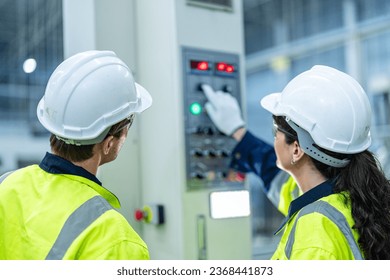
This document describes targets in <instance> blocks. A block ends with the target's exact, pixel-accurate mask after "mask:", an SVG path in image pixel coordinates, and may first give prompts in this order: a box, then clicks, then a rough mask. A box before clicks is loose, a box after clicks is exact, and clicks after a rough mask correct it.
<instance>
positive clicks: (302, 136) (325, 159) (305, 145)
mask: <svg viewBox="0 0 390 280" xmlns="http://www.w3.org/2000/svg"><path fill="white" fill-rule="evenodd" d="M286 121H287V123H288V124H289V125H290V126H291V127H292V128H293V129H294V130H295V131H296V132H297V134H298V141H299V145H300V146H301V148H302V149H303V151H304V152H305V154H307V155H309V156H310V157H311V158H314V159H316V160H318V161H320V162H322V163H324V164H326V165H329V166H333V167H337V168H341V167H345V166H347V165H348V163H349V162H350V160H349V159H338V158H335V157H332V156H330V155H328V154H326V153H324V152H323V151H321V150H319V149H318V148H317V147H316V146H315V145H314V144H315V142H314V140H313V138H312V137H311V136H310V134H309V133H308V132H307V131H306V130H304V129H302V128H301V127H299V126H298V125H297V124H295V123H294V122H293V121H291V120H290V119H288V118H286Z"/></svg>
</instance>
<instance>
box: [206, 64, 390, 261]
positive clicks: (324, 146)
mask: <svg viewBox="0 0 390 280" xmlns="http://www.w3.org/2000/svg"><path fill="white" fill-rule="evenodd" d="M206 90H210V89H206ZM209 94H213V92H212V91H209V92H208V93H207V94H206V95H209ZM209 100H210V99H209ZM210 103H211V102H210ZM211 105H213V107H214V109H216V108H217V109H216V110H215V111H218V108H222V107H226V105H222V103H218V102H214V104H211ZM261 105H262V106H263V107H264V108H265V109H266V110H268V111H269V112H271V113H272V114H273V119H274V136H275V141H274V149H275V153H276V165H277V166H278V167H279V168H280V169H282V170H284V171H285V172H286V173H287V174H289V175H290V176H291V179H289V181H290V183H288V184H290V185H292V184H293V183H294V181H295V182H296V183H297V185H298V186H299V189H300V191H301V193H302V195H300V196H299V197H298V198H296V199H294V200H293V201H292V202H291V204H290V205H289V208H288V212H287V218H286V220H285V222H284V224H283V225H282V226H281V228H280V229H279V231H280V232H281V231H283V235H282V237H281V240H280V243H279V246H278V247H277V250H276V251H275V253H274V255H273V257H272V259H328V260H330V259H390V184H389V182H388V180H387V179H386V177H385V175H384V173H383V172H382V170H381V169H380V167H379V164H378V162H377V160H376V158H375V157H374V156H373V154H372V153H371V152H370V151H368V150H367V149H368V148H369V146H370V144H371V135H370V125H371V109H370V104H369V100H368V98H367V96H366V93H365V92H364V90H363V89H362V88H361V86H360V85H359V84H358V83H357V82H356V81H355V80H354V79H353V78H352V77H350V76H349V75H347V74H345V73H343V72H340V71H338V70H336V69H334V68H331V67H327V66H321V65H317V66H314V67H313V68H312V69H310V70H308V71H306V72H303V73H301V74H300V75H298V76H297V77H295V78H294V79H293V80H291V81H290V82H289V83H288V85H287V86H286V87H285V88H284V90H283V91H282V92H281V93H275V94H270V95H268V96H266V97H264V98H263V99H262V100H261ZM229 106H230V107H232V106H231V105H229ZM206 109H207V108H206ZM220 111H221V110H220ZM208 112H209V110H208ZM210 112H211V114H210V113H209V115H210V117H211V118H212V119H213V120H215V119H216V118H214V116H213V115H212V114H213V113H215V112H214V111H210ZM235 112H236V113H237V112H238V114H237V115H239V110H235ZM237 123H238V122H236V124H237ZM216 124H217V123H216ZM217 126H218V124H217ZM237 128H238V129H237ZM248 133H249V132H246V131H245V129H243V128H242V123H241V124H240V125H239V126H236V125H235V129H232V130H231V133H230V134H231V135H234V134H241V136H240V137H238V136H236V137H238V138H239V139H241V142H240V143H239V144H238V146H237V147H236V149H235V151H234V153H240V152H241V151H242V153H240V155H241V157H240V159H239V161H241V164H240V166H241V167H243V166H244V167H245V168H243V169H246V171H248V172H250V171H253V172H255V173H257V174H258V175H260V176H261V175H262V174H261V173H260V172H259V168H258V166H261V160H262V158H258V159H256V158H253V155H251V154H250V152H248V151H245V149H247V148H244V147H245V146H246V147H248V146H251V147H252V148H253V149H256V147H262V144H260V142H258V140H256V139H255V138H254V137H253V136H252V135H250V134H249V136H248V135H247V134H248ZM257 150H259V148H257ZM245 163H246V164H245ZM278 174H279V173H278Z"/></svg>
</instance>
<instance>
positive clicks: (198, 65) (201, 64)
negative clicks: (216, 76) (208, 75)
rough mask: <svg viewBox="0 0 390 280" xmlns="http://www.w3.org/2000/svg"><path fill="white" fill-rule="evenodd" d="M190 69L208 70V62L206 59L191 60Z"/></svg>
mask: <svg viewBox="0 0 390 280" xmlns="http://www.w3.org/2000/svg"><path fill="white" fill-rule="evenodd" d="M190 63H191V65H190V66H191V69H196V70H199V71H207V70H209V63H208V62H207V61H199V60H191V62H190Z"/></svg>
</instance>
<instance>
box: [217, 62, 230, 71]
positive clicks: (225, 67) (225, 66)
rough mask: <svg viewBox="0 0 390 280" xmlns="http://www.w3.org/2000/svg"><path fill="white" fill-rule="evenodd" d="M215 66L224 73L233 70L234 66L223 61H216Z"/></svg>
mask: <svg viewBox="0 0 390 280" xmlns="http://www.w3.org/2000/svg"><path fill="white" fill-rule="evenodd" d="M215 68H216V69H217V71H218V72H225V73H233V72H234V66H233V65H232V64H228V63H225V62H218V63H217V64H216V67H215Z"/></svg>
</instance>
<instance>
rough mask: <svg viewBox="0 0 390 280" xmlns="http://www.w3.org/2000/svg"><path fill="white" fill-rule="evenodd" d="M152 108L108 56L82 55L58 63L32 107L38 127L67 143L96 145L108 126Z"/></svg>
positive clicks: (122, 67)
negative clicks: (43, 92) (44, 89)
mask: <svg viewBox="0 0 390 280" xmlns="http://www.w3.org/2000/svg"><path fill="white" fill-rule="evenodd" d="M151 105H152V97H151V96H150V94H149V93H148V92H147V90H146V89H144V88H143V87H142V86H140V85H139V84H137V83H135V82H134V78H133V75H132V73H131V70H130V69H129V67H128V66H127V65H126V64H125V63H124V62H123V61H122V60H120V59H119V58H118V57H117V56H116V54H115V53H114V52H111V51H86V52H82V53H78V54H76V55H74V56H72V57H70V58H68V59H67V60H65V61H64V62H62V63H61V64H60V65H59V66H58V67H57V68H56V69H55V71H54V72H53V74H52V75H51V77H50V79H49V82H48V84H47V86H46V91H45V95H44V96H43V98H42V99H41V100H40V102H39V104H38V107H37V115H38V119H39V121H40V122H41V124H42V125H43V126H44V127H45V128H46V129H47V130H49V131H50V132H51V133H53V134H54V135H56V136H57V137H58V138H60V139H63V140H64V141H65V142H67V143H71V144H76V145H87V144H95V143H99V142H100V141H102V140H103V139H104V137H105V136H106V135H107V132H108V131H109V129H110V128H111V126H112V125H114V124H116V123H118V122H120V121H122V120H124V119H126V118H127V117H129V116H130V115H131V114H133V113H140V112H142V111H144V110H145V109H147V108H149V107H150V106H151Z"/></svg>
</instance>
